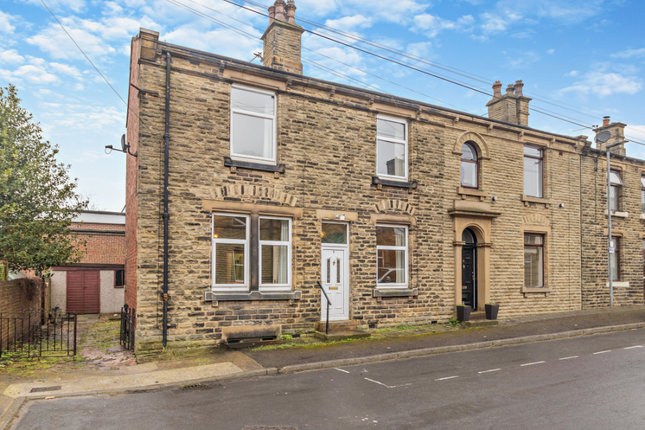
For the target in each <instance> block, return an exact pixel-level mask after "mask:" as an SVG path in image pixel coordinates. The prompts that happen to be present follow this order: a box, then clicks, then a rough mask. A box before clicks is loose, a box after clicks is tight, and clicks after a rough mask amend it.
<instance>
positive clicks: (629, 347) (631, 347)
mask: <svg viewBox="0 0 645 430" xmlns="http://www.w3.org/2000/svg"><path fill="white" fill-rule="evenodd" d="M642 347H643V345H634V346H628V347H627V348H623V349H634V348H642Z"/></svg>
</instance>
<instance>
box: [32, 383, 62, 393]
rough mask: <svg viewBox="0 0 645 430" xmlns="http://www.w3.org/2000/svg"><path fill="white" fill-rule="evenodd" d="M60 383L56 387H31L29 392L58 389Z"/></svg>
mask: <svg viewBox="0 0 645 430" xmlns="http://www.w3.org/2000/svg"><path fill="white" fill-rule="evenodd" d="M60 388H61V387H60V385H59V386H57V387H39V388H32V389H31V391H30V393H43V392H45V391H58V390H60Z"/></svg>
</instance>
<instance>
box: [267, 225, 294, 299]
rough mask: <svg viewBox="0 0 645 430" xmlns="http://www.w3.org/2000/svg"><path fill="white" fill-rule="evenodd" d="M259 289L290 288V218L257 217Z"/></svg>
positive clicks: (278, 289) (280, 289)
mask: <svg viewBox="0 0 645 430" xmlns="http://www.w3.org/2000/svg"><path fill="white" fill-rule="evenodd" d="M259 223H260V225H259V232H260V240H259V245H260V254H259V257H260V261H259V279H260V291H285V290H290V289H291V220H290V219H288V218H274V217H266V216H261V217H260V218H259Z"/></svg>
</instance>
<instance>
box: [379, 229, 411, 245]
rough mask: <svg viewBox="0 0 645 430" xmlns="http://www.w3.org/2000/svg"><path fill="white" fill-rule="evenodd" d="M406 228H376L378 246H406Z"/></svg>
mask: <svg viewBox="0 0 645 430" xmlns="http://www.w3.org/2000/svg"><path fill="white" fill-rule="evenodd" d="M405 244H406V240H405V227H376V245H377V246H406V245H405Z"/></svg>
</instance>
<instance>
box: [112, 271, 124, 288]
mask: <svg viewBox="0 0 645 430" xmlns="http://www.w3.org/2000/svg"><path fill="white" fill-rule="evenodd" d="M124 286H125V270H115V271H114V288H123V287H124Z"/></svg>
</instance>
